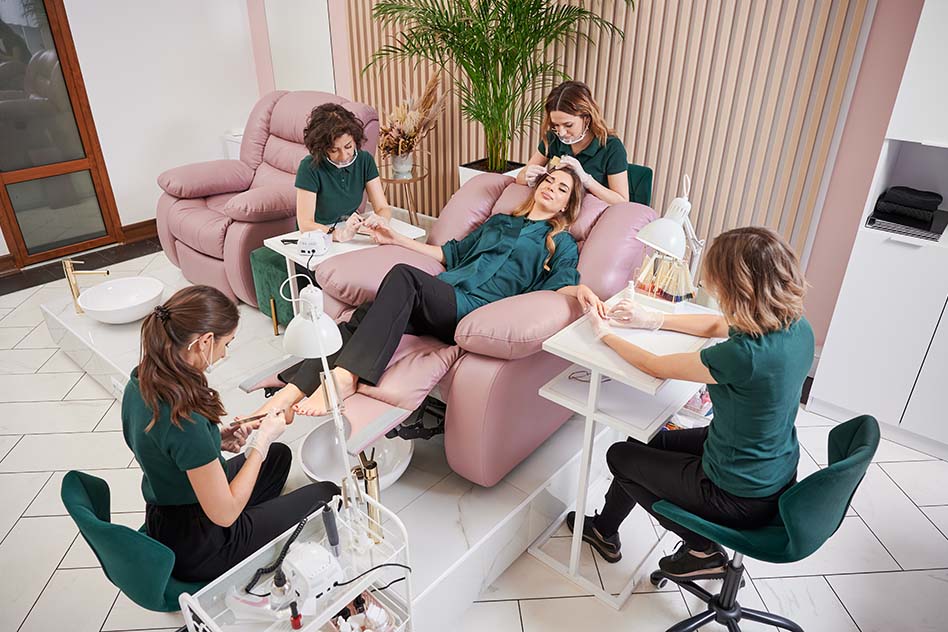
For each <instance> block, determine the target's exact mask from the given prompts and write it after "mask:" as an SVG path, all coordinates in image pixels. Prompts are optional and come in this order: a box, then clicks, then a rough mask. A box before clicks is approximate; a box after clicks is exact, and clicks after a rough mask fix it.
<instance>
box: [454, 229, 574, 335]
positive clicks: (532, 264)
mask: <svg viewBox="0 0 948 632" xmlns="http://www.w3.org/2000/svg"><path fill="white" fill-rule="evenodd" d="M550 230H552V229H551V227H550V225H549V223H547V222H546V221H545V220H543V221H535V220H530V219H526V218H525V217H513V216H512V215H501V214H498V215H493V216H491V217H490V218H488V219H487V221H486V222H484V223H483V224H481V225H480V226H478V227H477V228H476V229H475V230H473V231H471V233H470V234H469V235H468V236H467V237H465V238H464V239H461V240H460V241H458V240H455V239H452V240H451V241H449V242H447V243H445V244H444V245H443V246H441V250H442V251H443V252H444V267H445V268H446V271H445V272H442V273H441V274H439V275H438V278H439V279H441V280H442V281H444V282H446V283H449V284H451V285H453V286H454V294H455V298H456V299H457V313H458V320H459V321H460V320H461V319H462V318H464V317H465V316H467V315H468V314H469V313H471V312H473V311H474V310H475V309H477V308H478V307H481V306H483V305H487V304H488V303H493V302H494V301H499V300H500V299H502V298H507V297H509V296H516V295H518V294H525V293H527V292H534V291H536V290H553V291H555V290H558V289H560V288H561V287H566V286H568V285H576V284H577V283H579V272H577V270H576V266H577V264H578V263H579V248H577V246H576V240H575V239H573V236H572V235H570V234H569V233H568V232H566V231H563V232H561V233H558V234H557V235H556V236H555V237H554V238H553V242H554V243H555V244H556V250H555V251H554V253H553V257H552V258H551V259H550V263H549V268H550V270H549V271H546V270H544V268H543V262H544V261H546V258H547V255H548V254H549V252H548V251H547V249H546V235H547V233H549V232H550Z"/></svg>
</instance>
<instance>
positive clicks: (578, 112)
mask: <svg viewBox="0 0 948 632" xmlns="http://www.w3.org/2000/svg"><path fill="white" fill-rule="evenodd" d="M543 110H544V111H545V112H546V115H545V116H544V117H543V129H544V130H552V129H553V121H552V120H551V119H550V113H551V112H563V113H564V114H569V115H570V116H578V117H580V118H582V119H583V120H584V121H585V122H586V125H588V126H589V133H590V134H592V135H593V136H595V137H596V138H598V139H599V143H600V144H602V145H605V144H606V140H607V139H608V138H609V134H611V133H612V130H610V129H609V126H608V125H606V121H605V119H604V118H603V116H602V110H601V109H600V108H599V104H598V103H596V101H595V100H594V99H593V97H592V92H590V91H589V86H587V85H586V84H585V83H583V82H582V81H564V82H563V83H561V84H560V85H558V86H556V87H555V88H553V89H552V90H550V94H549V95H547V97H546V103H545V104H544V105H543ZM545 133H546V131H544V134H545Z"/></svg>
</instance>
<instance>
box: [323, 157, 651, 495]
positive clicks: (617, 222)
mask: <svg viewBox="0 0 948 632" xmlns="http://www.w3.org/2000/svg"><path fill="white" fill-rule="evenodd" d="M531 194H532V190H531V189H528V188H527V187H524V186H521V185H517V184H515V183H514V180H513V178H510V177H507V176H502V175H495V174H485V175H480V176H477V177H476V178H474V179H472V180H471V181H469V182H467V183H466V184H465V185H464V186H463V187H461V188H460V189H459V190H458V191H457V193H455V194H454V196H453V197H452V198H451V199H450V200H449V201H448V203H447V205H446V206H445V207H444V209H443V210H442V211H441V215H440V217H439V219H438V220H437V221H436V222H435V224H434V226H433V228H432V230H431V231H430V233H429V236H428V243H430V244H433V245H441V244H443V243H445V242H446V241H448V240H450V239H460V238H461V237H463V236H465V235H467V234H468V233H469V232H470V231H471V230H473V229H474V228H476V227H477V226H479V225H480V224H482V223H483V222H484V221H485V220H486V219H487V218H488V217H490V215H492V214H496V213H510V212H511V211H513V210H514V209H515V208H516V207H517V206H518V205H519V204H520V203H521V202H522V201H523V200H525V199H526V198H527V196H529V195H531ZM655 217H656V215H655V212H654V211H653V210H652V209H651V208H649V207H647V206H643V205H641V204H634V203H623V204H616V205H613V206H608V207H607V206H606V204H605V203H603V202H602V201H600V200H599V199H597V198H595V197H593V196H586V200H585V202H584V204H583V209H582V212H581V213H580V216H579V218H578V220H577V221H576V223H574V224H573V226H572V227H571V229H570V232H571V233H572V234H573V236H574V237H575V238H576V239H577V241H578V242H579V247H580V259H579V272H580V276H581V282H582V283H584V284H586V285H588V286H589V287H590V288H592V289H593V291H595V292H596V294H598V295H599V296H600V297H602V298H608V297H609V296H611V295H613V294H615V293H616V292H618V291H619V290H621V289H622V288H624V287H625V286H626V284H627V282H628V279H629V278H630V277H631V276H632V274H633V272H634V270H635V268H637V267H638V266H640V265H641V263H642V259H643V256H644V247H643V245H642V244H641V243H640V242H639V241H638V240H636V239H635V236H636V234H637V233H638V231H639V229H640V228H642V227H644V226H645V225H646V224H648V223H649V222H650V221H652V220H653V219H654V218H655ZM396 263H407V264H410V265H414V266H415V267H418V268H421V269H423V270H425V271H427V272H429V273H431V274H437V273H439V272H441V271H442V270H444V268H443V267H442V266H441V264H439V263H437V262H436V261H435V260H434V259H431V258H430V257H424V256H423V255H419V254H417V253H414V252H412V251H408V250H406V249H404V248H402V247H400V246H381V247H378V248H371V249H368V250H363V251H359V252H353V253H348V254H344V255H339V256H337V257H333V258H331V259H329V260H327V261H326V262H325V263H323V264H321V265H320V266H318V267H317V269H316V278H317V281H318V282H319V284H320V286H321V287H322V288H323V290H324V292H325V296H324V301H325V309H326V311H327V313H329V314H330V315H332V316H333V317H334V318H336V319H337V320H341V319H343V318H347V317H348V315H349V313H350V312H351V311H352V309H354V307H355V306H357V305H359V304H360V303H361V302H362V301H365V300H371V299H372V298H373V297H374V295H375V292H376V290H377V288H378V286H379V284H380V283H381V281H382V278H383V277H384V276H385V274H386V273H387V272H388V271H389V270H390V269H391V268H392V266H394V265H395V264H396ZM580 315H581V311H580V308H579V303H578V302H577V301H576V300H575V299H573V298H570V297H567V296H564V295H562V294H557V293H556V292H549V291H541V292H531V293H529V294H524V295H521V296H514V297H511V298H507V299H504V300H502V301H498V302H496V303H492V304H490V305H486V306H484V307H481V308H480V309H477V310H475V311H474V312H472V313H471V314H469V315H468V316H466V317H465V318H464V319H463V320H462V321H461V322H460V323H459V324H458V328H457V333H456V336H455V341H456V343H457V344H456V345H454V346H449V345H445V344H443V343H441V342H440V341H437V340H435V339H433V338H427V337H416V336H410V335H406V336H405V337H404V338H403V339H402V343H401V344H400V345H399V348H398V349H397V351H396V353H395V356H394V357H393V358H392V361H391V362H390V363H389V366H388V368H387V369H386V372H385V374H384V375H383V377H382V379H381V380H380V382H379V383H378V384H377V385H376V386H374V387H369V386H366V385H360V387H359V390H358V392H357V393H356V394H355V395H353V396H352V397H350V398H349V399H347V400H346V415H347V417H348V418H349V421H350V423H351V424H352V426H353V434H354V435H355V434H360V433H361V434H365V433H366V432H367V431H366V430H364V429H365V428H368V427H371V426H373V425H374V426H375V427H374V429H372V431H371V432H372V433H373V434H372V436H362V437H360V440H359V441H356V443H358V444H359V445H367V444H368V443H369V442H370V441H371V440H373V439H374V438H375V437H376V436H378V435H379V434H381V433H382V432H384V423H379V422H376V421H373V420H384V419H388V422H387V423H388V427H391V426H392V425H393V423H392V422H393V421H394V420H395V419H396V418H398V417H397V416H396V415H393V413H392V411H393V410H395V411H400V412H401V413H402V414H401V417H400V418H402V419H403V418H404V417H405V416H407V412H408V411H411V410H414V409H415V408H417V407H418V406H419V405H420V404H421V402H422V401H423V400H424V397H425V396H426V395H427V394H428V392H429V391H430V390H431V389H432V388H434V387H435V386H436V385H438V386H440V390H441V394H442V396H443V397H444V400H445V402H446V403H447V413H446V417H445V450H446V452H447V458H448V463H449V464H450V465H451V468H452V469H453V470H454V471H455V472H457V473H458V474H460V475H461V476H463V477H465V478H466V479H468V480H470V481H472V482H474V483H477V484H479V485H483V486H487V487H489V486H492V485H495V484H496V483H497V482H499V481H500V480H501V479H502V478H503V477H504V476H505V475H506V474H507V473H508V472H509V471H510V470H511V469H513V468H514V467H515V466H516V465H517V464H519V463H520V462H521V461H522V460H523V459H525V458H526V457H527V456H529V455H530V454H531V453H532V452H533V451H534V450H535V449H536V448H537V447H538V446H539V445H540V444H541V443H543V442H544V441H545V440H546V439H547V438H548V437H549V436H550V435H551V434H553V433H554V432H555V431H556V430H557V429H558V428H559V427H560V426H561V425H562V424H563V423H564V422H565V421H566V420H567V419H569V417H570V415H571V413H570V412H569V411H567V410H566V409H564V408H561V407H560V406H557V405H556V404H553V403H552V402H550V401H548V400H546V399H543V398H541V397H540V396H539V395H538V394H537V391H538V390H539V388H540V387H541V386H543V385H544V384H546V383H547V382H548V381H550V380H551V379H552V378H554V377H555V376H556V375H557V374H558V373H559V372H561V371H563V370H564V369H565V368H566V367H567V365H568V363H567V362H566V361H565V360H561V359H559V358H557V357H554V356H552V355H550V354H548V353H546V352H544V351H542V350H541V345H542V344H543V341H544V340H546V339H547V338H549V337H550V336H551V335H553V334H554V333H556V332H557V331H559V330H560V329H562V328H563V327H565V326H566V325H568V324H569V323H571V322H572V321H574V320H575V319H576V318H578V317H579V316H580ZM380 427H381V428H382V429H380ZM352 442H353V440H352V439H350V446H351V444H352Z"/></svg>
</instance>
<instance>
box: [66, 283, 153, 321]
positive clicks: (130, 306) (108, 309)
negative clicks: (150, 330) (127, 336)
mask: <svg viewBox="0 0 948 632" xmlns="http://www.w3.org/2000/svg"><path fill="white" fill-rule="evenodd" d="M164 291H165V286H164V285H163V284H162V282H161V281H159V280H158V279H153V278H151V277H140V276H139V277H125V278H123V279H109V280H108V281H105V282H103V283H99V284H98V285H94V286H92V287H90V288H89V289H88V290H84V291H83V292H82V293H81V294H80V295H79V307H81V308H82V311H84V312H85V313H86V315H88V316H89V317H90V318H94V319H95V320H98V321H100V322H103V323H109V324H112V325H118V324H121V323H130V322H133V321H136V320H140V319H142V318H144V317H145V316H147V315H148V312H150V311H151V310H153V309H155V306H156V305H158V303H160V302H161V295H162V293H163V292H164Z"/></svg>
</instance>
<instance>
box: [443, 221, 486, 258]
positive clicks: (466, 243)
mask: <svg viewBox="0 0 948 632" xmlns="http://www.w3.org/2000/svg"><path fill="white" fill-rule="evenodd" d="M495 217H497V216H496V215H492V216H490V217H488V218H487V221H486V222H484V223H483V224H481V225H480V226H478V227H477V228H475V229H474V230H472V231H471V232H470V233H468V234H467V236H466V237H463V238H461V240H460V241H459V240H457V239H452V240H451V241H448V242H445V243H444V245H442V246H441V252H443V253H444V269H445V270H450V269H451V268H454V267H456V266H457V265H458V263H460V262H461V261H463V260H464V258H465V257H466V256H467V255H468V254H469V253H470V252H471V250H473V248H474V246H475V245H476V244H477V241H478V240H479V239H480V238H481V233H483V232H484V228H485V227H486V226H488V225H490V224H492V222H493V219H494V218H495Z"/></svg>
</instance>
